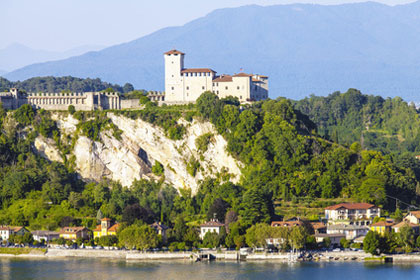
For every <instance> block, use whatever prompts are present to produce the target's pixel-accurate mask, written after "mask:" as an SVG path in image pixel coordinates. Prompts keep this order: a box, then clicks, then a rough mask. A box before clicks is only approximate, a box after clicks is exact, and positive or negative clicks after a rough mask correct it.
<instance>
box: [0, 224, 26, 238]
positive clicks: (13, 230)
mask: <svg viewBox="0 0 420 280" xmlns="http://www.w3.org/2000/svg"><path fill="white" fill-rule="evenodd" d="M26 232H29V231H28V230H27V229H26V228H25V227H10V226H0V236H1V239H2V240H9V237H10V236H11V235H22V236H23V235H24V234H25V233H26Z"/></svg>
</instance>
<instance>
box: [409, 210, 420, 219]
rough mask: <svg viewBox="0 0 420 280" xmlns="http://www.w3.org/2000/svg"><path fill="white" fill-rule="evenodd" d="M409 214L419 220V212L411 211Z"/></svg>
mask: <svg viewBox="0 0 420 280" xmlns="http://www.w3.org/2000/svg"><path fill="white" fill-rule="evenodd" d="M410 214H411V215H413V216H414V217H416V218H417V219H420V211H411V212H410Z"/></svg>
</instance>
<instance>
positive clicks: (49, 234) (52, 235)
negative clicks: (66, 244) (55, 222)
mask: <svg viewBox="0 0 420 280" xmlns="http://www.w3.org/2000/svg"><path fill="white" fill-rule="evenodd" d="M31 233H32V236H33V238H34V240H36V241H38V242H41V241H42V239H43V240H45V242H49V241H51V240H53V239H58V238H59V237H60V233H59V232H55V231H49V230H36V231H32V232H31Z"/></svg>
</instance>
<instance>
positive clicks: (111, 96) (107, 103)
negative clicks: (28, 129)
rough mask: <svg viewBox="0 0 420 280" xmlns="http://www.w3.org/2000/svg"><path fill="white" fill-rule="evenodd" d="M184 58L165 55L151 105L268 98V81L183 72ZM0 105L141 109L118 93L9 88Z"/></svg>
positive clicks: (177, 54) (258, 77)
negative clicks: (211, 96)
mask: <svg viewBox="0 0 420 280" xmlns="http://www.w3.org/2000/svg"><path fill="white" fill-rule="evenodd" d="M184 56H185V54H184V53H182V52H180V51H177V50H171V51H169V52H166V53H164V58H165V93H161V92H149V93H148V97H149V99H150V100H151V101H155V102H158V103H160V104H162V103H166V104H185V103H193V102H195V101H196V100H197V98H198V97H200V95H201V94H202V93H203V92H205V91H211V92H213V93H215V94H216V95H217V96H219V98H224V97H227V96H233V97H237V98H238V99H239V101H240V102H242V103H243V102H252V101H258V100H264V99H267V98H268V77H267V76H262V75H252V74H245V73H239V74H235V75H220V76H217V75H216V71H213V70H211V69H209V68H184ZM0 103H2V105H3V107H4V108H5V109H17V108H19V107H20V106H22V105H23V104H30V105H32V106H33V107H34V108H37V109H45V110H68V107H69V106H70V105H72V106H74V108H75V109H76V110H77V111H79V110H81V111H91V110H108V109H110V110H120V109H140V108H141V107H142V105H140V102H139V99H124V98H122V97H121V96H120V95H119V93H117V92H82V93H77V92H73V93H28V94H26V93H22V92H19V90H17V89H15V88H12V89H10V92H1V93H0Z"/></svg>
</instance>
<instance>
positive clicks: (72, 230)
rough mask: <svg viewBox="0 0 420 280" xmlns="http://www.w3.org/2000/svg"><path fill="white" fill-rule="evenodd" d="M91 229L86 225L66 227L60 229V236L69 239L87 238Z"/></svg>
mask: <svg viewBox="0 0 420 280" xmlns="http://www.w3.org/2000/svg"><path fill="white" fill-rule="evenodd" d="M88 233H89V230H88V229H87V228H86V227H64V228H62V229H61V231H60V237H61V238H64V239H67V240H76V239H78V238H82V239H85V238H87V237H88Z"/></svg>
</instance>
